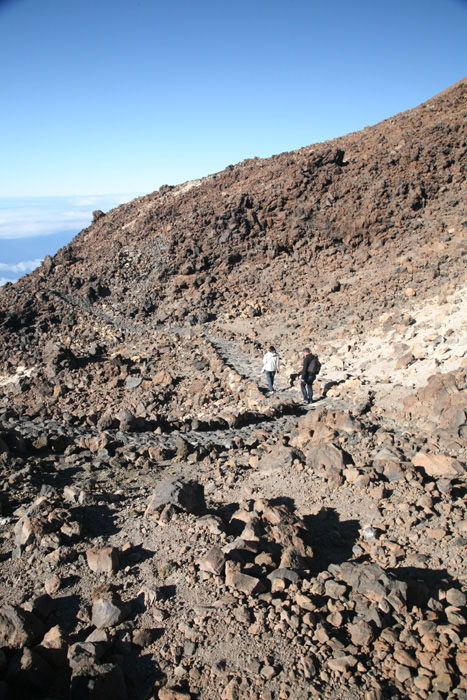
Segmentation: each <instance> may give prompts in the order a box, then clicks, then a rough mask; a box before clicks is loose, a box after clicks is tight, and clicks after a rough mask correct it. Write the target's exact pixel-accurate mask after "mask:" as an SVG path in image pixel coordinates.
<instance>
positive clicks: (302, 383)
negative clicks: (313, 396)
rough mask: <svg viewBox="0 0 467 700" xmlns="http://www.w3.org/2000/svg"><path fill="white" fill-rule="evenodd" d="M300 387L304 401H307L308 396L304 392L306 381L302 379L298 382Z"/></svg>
mask: <svg viewBox="0 0 467 700" xmlns="http://www.w3.org/2000/svg"><path fill="white" fill-rule="evenodd" d="M300 389H301V390H302V396H303V400H304V401H308V396H307V393H306V382H304V381H303V379H302V381H301V382H300Z"/></svg>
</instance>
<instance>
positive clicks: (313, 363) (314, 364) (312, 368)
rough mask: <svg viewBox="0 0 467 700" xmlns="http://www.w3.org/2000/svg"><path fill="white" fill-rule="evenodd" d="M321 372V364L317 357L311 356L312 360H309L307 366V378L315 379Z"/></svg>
mask: <svg viewBox="0 0 467 700" xmlns="http://www.w3.org/2000/svg"><path fill="white" fill-rule="evenodd" d="M320 370H321V362H320V361H319V360H318V357H317V356H316V355H313V359H312V360H310V364H309V365H308V369H307V372H308V376H309V377H316V376H317V375H318V374H319V372H320Z"/></svg>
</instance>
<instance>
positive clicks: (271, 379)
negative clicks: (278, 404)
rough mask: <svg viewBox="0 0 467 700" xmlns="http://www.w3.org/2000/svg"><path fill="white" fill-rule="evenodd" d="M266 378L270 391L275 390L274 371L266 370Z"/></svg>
mask: <svg viewBox="0 0 467 700" xmlns="http://www.w3.org/2000/svg"><path fill="white" fill-rule="evenodd" d="M266 380H267V383H268V387H269V391H274V372H268V371H267V370H266Z"/></svg>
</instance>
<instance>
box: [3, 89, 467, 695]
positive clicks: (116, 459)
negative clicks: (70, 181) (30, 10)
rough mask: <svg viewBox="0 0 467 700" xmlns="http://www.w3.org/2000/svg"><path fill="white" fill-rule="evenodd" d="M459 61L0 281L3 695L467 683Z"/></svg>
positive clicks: (454, 688)
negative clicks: (405, 105)
mask: <svg viewBox="0 0 467 700" xmlns="http://www.w3.org/2000/svg"><path fill="white" fill-rule="evenodd" d="M466 87H467V81H466V80H463V81H461V82H459V83H457V84H456V85H454V86H452V87H451V88H449V89H448V90H445V91H444V92H443V93H441V94H439V95H437V96H435V97H434V98H432V99H431V100H429V101H428V102H426V103H424V104H422V105H420V106H419V107H416V108H415V109H413V110H410V111H408V112H405V113H402V114H398V115H396V116H395V117H393V118H391V119H388V120H386V121H384V122H381V123H380V124H377V125H375V126H372V127H367V128H365V129H364V130H363V131H361V132H357V133H352V134H348V135H347V136H344V137H342V138H339V139H335V140H333V141H329V142H325V143H320V144H315V145H313V146H307V147H305V148H302V149H300V150H298V151H294V152H292V153H283V154H280V155H277V156H274V157H273V158H270V159H265V160H261V159H252V160H248V161H245V162H243V163H240V164H238V165H235V166H229V167H228V168H226V170H224V171H223V172H221V173H217V174H215V175H210V176H208V177H206V178H204V179H202V180H199V181H195V182H191V183H185V184H184V185H179V186H176V187H169V186H164V187H161V188H160V189H159V190H158V191H157V192H154V193H152V194H148V195H146V196H145V197H141V198H139V199H136V200H134V201H132V202H130V203H128V204H126V205H123V206H120V207H118V208H117V209H114V210H112V211H110V212H107V213H103V212H95V213H94V221H93V223H92V225H91V226H90V227H88V228H87V229H84V230H83V231H82V232H81V233H80V234H79V235H78V236H76V238H75V239H74V240H73V241H72V243H71V244H70V245H68V246H66V247H65V248H63V249H62V250H60V251H59V252H58V253H57V255H56V256H54V257H53V258H47V259H46V260H45V261H44V263H43V264H42V266H41V268H40V269H38V270H36V271H35V272H33V273H32V274H31V275H29V276H27V277H25V278H23V279H21V280H19V282H17V283H16V284H15V285H6V286H5V287H3V288H2V289H1V290H0V335H1V344H0V478H1V483H2V498H1V502H0V503H1V509H2V510H1V514H2V519H1V523H2V527H1V531H0V538H1V539H0V552H1V557H2V568H1V579H0V593H1V597H2V607H1V608H0V640H1V644H0V647H2V648H1V649H0V674H1V675H0V679H1V680H0V698H2V697H5V698H12V699H13V700H15V699H16V698H25V697H30V698H44V699H45V698H54V699H55V698H64V697H70V698H73V700H75V699H80V700H81V698H83V699H84V698H96V699H97V698H99V699H100V698H102V697H104V696H105V695H107V694H112V695H113V696H114V698H118V699H120V698H121V699H122V700H123V699H125V698H128V699H130V700H132V699H135V700H136V699H137V700H140V699H141V700H146V699H149V698H159V699H160V700H183V699H188V698H200V699H202V700H208V699H209V700H211V699H212V698H220V699H221V700H235V699H243V698H248V699H251V700H254V699H257V700H259V699H260V698H261V700H263V699H267V698H271V700H272V699H274V700H275V699H280V700H287V699H289V700H299V699H300V700H301V699H305V698H314V697H316V698H318V697H322V698H338V697H339V698H346V699H347V698H348V699H349V700H350V699H359V698H365V700H377V699H379V698H406V697H409V698H414V699H415V698H426V699H429V700H438V699H439V698H456V700H461V699H463V698H466V697H467V685H466V682H465V678H466V677H467V650H466V647H465V642H464V638H465V630H466V617H465V615H466V611H465V604H466V592H467V579H466V565H465V562H466V544H467V520H466V516H465V483H466V471H465V467H466V461H467V458H466V451H465V450H466V436H467V402H466V385H467V361H466V357H467V313H466V289H467V288H466V265H465V257H466V253H467V244H466V230H467V212H466V208H465V202H466V186H465V179H466V175H465V170H466V152H467V147H466V143H467V139H466V131H467V129H466V124H467V120H466V111H467V110H466ZM271 343H272V344H274V345H275V347H276V348H277V350H278V352H279V354H280V357H281V363H282V366H281V371H280V373H279V375H278V376H277V377H276V393H275V394H274V395H273V396H269V395H268V394H267V391H266V383H265V380H264V375H262V376H260V370H261V366H262V356H263V353H264V352H265V350H266V348H267V346H268V345H269V344H271ZM304 346H311V347H312V349H313V351H314V352H316V353H317V354H318V355H319V357H320V360H321V362H322V369H321V373H320V374H319V376H318V378H317V380H316V381H315V385H314V398H315V401H314V403H312V404H311V405H304V404H303V402H302V397H301V393H300V388H299V379H297V373H298V371H299V370H300V366H301V350H302V348H303V347H304ZM2 693H3V695H2Z"/></svg>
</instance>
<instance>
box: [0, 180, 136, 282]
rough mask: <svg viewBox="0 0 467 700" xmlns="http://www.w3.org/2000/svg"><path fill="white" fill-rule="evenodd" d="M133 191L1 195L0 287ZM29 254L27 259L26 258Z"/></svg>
mask: <svg viewBox="0 0 467 700" xmlns="http://www.w3.org/2000/svg"><path fill="white" fill-rule="evenodd" d="M135 196H137V195H136V194H134V193H132V194H120V195H118V194H117V195H89V196H74V197H36V198H28V199H22V198H21V199H20V198H0V286H1V285H3V284H5V283H6V282H16V280H17V279H18V278H19V277H22V275H25V274H27V273H29V272H32V270H34V269H35V268H36V267H38V265H40V264H41V262H42V260H43V259H44V257H45V256H46V255H55V253H56V252H57V250H58V249H59V248H61V247H62V246H63V245H66V244H67V243H69V242H70V241H71V239H72V238H73V237H74V236H75V235H76V234H77V233H78V232H79V231H80V230H81V229H82V228H84V227H85V226H89V224H90V223H91V220H92V212H93V211H94V210H95V209H102V210H104V211H108V210H109V209H112V208H113V207H116V206H118V205H119V204H121V203H123V202H128V201H130V200H131V199H133V198H134V197H135ZM26 256H29V257H28V259H25V257H26Z"/></svg>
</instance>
